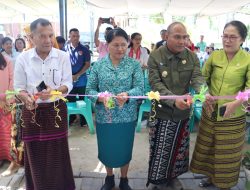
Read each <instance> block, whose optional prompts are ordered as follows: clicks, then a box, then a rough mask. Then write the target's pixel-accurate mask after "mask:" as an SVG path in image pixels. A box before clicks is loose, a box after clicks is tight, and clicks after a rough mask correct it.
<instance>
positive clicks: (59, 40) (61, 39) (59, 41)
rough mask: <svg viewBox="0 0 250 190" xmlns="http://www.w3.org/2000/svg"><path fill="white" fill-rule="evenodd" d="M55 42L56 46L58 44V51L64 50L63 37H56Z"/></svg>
mask: <svg viewBox="0 0 250 190" xmlns="http://www.w3.org/2000/svg"><path fill="white" fill-rule="evenodd" d="M56 41H57V44H58V46H59V49H60V50H64V49H63V48H64V44H65V42H66V40H65V39H64V37H62V36H57V37H56Z"/></svg>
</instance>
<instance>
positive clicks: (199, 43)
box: [196, 35, 207, 52]
mask: <svg viewBox="0 0 250 190" xmlns="http://www.w3.org/2000/svg"><path fill="white" fill-rule="evenodd" d="M196 46H198V47H199V48H200V51H201V52H205V50H206V47H207V44H206V42H204V35H200V42H198V43H197V44H196Z"/></svg>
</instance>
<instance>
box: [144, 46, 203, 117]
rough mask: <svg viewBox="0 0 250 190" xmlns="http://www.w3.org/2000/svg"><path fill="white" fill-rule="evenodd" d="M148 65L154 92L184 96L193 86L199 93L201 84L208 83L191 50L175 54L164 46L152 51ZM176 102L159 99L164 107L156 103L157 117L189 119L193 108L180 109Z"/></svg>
mask: <svg viewBox="0 0 250 190" xmlns="http://www.w3.org/2000/svg"><path fill="white" fill-rule="evenodd" d="M148 67H149V83H150V86H151V88H152V91H158V92H159V93H160V94H161V95H184V94H187V93H188V92H189V87H190V86H192V87H193V88H194V89H195V91H196V92H199V90H200V87H201V85H202V84H205V80H204V79H203V77H202V75H201V71H200V63H199V60H198V58H197V56H196V54H194V53H193V52H191V51H190V50H188V49H185V50H184V51H182V52H181V53H178V54H173V53H171V52H170V51H169V50H168V48H167V47H166V46H162V47H160V48H159V49H157V50H155V51H153V52H152V53H151V54H150V56H149V60H148ZM174 103H175V100H160V104H161V106H158V103H157V105H156V106H155V109H156V116H155V117H156V118H160V119H163V120H172V121H180V120H183V119H187V118H188V117H189V114H190V109H187V110H179V109H178V108H176V107H175V105H174ZM151 114H152V115H153V114H154V113H153V112H152V113H151Z"/></svg>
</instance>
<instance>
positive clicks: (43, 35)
mask: <svg viewBox="0 0 250 190" xmlns="http://www.w3.org/2000/svg"><path fill="white" fill-rule="evenodd" d="M30 31H31V34H30V38H31V40H32V42H33V44H34V48H31V49H29V50H27V51H25V52H23V53H22V54H20V55H19V56H18V57H17V61H16V66H15V77H14V89H15V90H17V89H19V90H20V94H19V96H18V97H19V99H20V100H21V101H22V102H23V103H24V108H23V111H22V120H23V124H22V125H23V128H22V140H23V142H24V149H25V151H24V167H25V182H26V189H49V190H52V189H53V190H54V189H57V190H59V189H60V190H69V189H70V190H71V189H72V190H74V189H75V182H74V178H73V172H72V167H71V162H70V154H69V145H68V124H67V106H66V103H65V102H64V101H62V100H60V99H59V100H58V99H56V100H54V99H51V91H52V90H57V91H59V92H61V93H62V94H67V93H68V92H70V91H71V89H72V71H71V64H70V59H69V56H68V55H67V53H65V52H63V51H60V50H58V49H55V48H53V44H54V42H55V41H54V39H55V37H54V31H53V28H52V24H51V23H50V22H49V21H48V20H46V19H43V18H39V19H37V20H35V21H33V22H32V23H31V24H30ZM34 94H36V95H37V97H38V99H35V98H33V95H34ZM56 109H59V110H60V111H59V112H58V111H56Z"/></svg>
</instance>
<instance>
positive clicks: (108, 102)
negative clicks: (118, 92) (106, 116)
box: [97, 91, 115, 109]
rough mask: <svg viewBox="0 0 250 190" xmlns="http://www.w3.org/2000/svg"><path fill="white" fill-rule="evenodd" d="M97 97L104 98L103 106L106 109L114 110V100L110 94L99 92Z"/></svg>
mask: <svg viewBox="0 0 250 190" xmlns="http://www.w3.org/2000/svg"><path fill="white" fill-rule="evenodd" d="M97 96H98V97H100V98H104V102H103V103H104V106H105V107H106V108H108V109H113V108H115V101H114V99H113V98H112V94H111V93H110V92H108V91H105V92H100V93H98V95H97Z"/></svg>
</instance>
